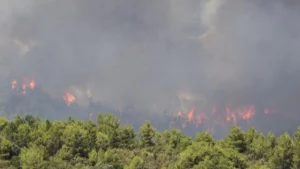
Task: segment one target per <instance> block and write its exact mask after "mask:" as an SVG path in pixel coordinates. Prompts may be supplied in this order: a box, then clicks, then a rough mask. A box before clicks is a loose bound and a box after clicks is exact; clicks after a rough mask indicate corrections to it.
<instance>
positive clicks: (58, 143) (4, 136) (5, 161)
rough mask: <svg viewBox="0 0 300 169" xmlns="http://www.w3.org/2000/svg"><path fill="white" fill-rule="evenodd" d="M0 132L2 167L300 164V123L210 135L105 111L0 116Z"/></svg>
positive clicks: (213, 168) (207, 168)
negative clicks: (76, 115)
mask: <svg viewBox="0 0 300 169" xmlns="http://www.w3.org/2000/svg"><path fill="white" fill-rule="evenodd" d="M0 134H1V135H0V168H7V169H17V168H23V169H43V168H45V169H46V168H49V169H51V168H53V169H54V168H55V169H71V168H72V169H73V168H76V169H96V168H99V169H123V168H124V169H189V168H192V169H235V168H236V169H268V168H270V169H289V168H295V169H296V168H300V128H299V129H298V131H296V132H295V133H294V135H293V136H292V137H291V136H290V135H289V134H288V133H283V134H282V135H281V136H279V137H275V136H274V135H273V134H272V133H269V134H267V135H264V134H262V133H258V132H257V131H256V130H255V129H253V128H250V129H248V130H247V131H243V130H242V129H241V128H240V127H238V126H233V127H231V128H230V130H229V132H228V135H227V136H226V137H225V138H223V139H221V140H215V139H214V138H213V137H212V136H211V135H210V134H209V133H207V132H198V133H195V137H194V138H191V137H189V136H187V135H184V134H183V133H182V132H181V131H180V130H178V129H175V128H174V129H170V130H166V131H163V132H160V131H157V130H156V129H155V128H154V127H153V126H152V125H151V123H150V122H149V121H146V122H145V123H144V124H143V125H142V126H141V127H140V129H139V131H137V132H135V131H134V129H133V127H132V126H125V125H122V124H121V123H120V121H119V120H118V119H117V118H116V117H115V116H112V115H111V114H109V113H105V114H98V117H97V122H93V121H82V120H75V119H73V118H71V117H69V119H68V120H64V121H53V122H51V121H49V120H41V119H39V118H38V117H34V116H32V115H26V116H24V117H20V116H16V118H15V119H14V120H13V121H9V120H8V119H7V118H5V117H1V118H0Z"/></svg>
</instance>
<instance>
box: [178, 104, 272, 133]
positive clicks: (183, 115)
mask: <svg viewBox="0 0 300 169" xmlns="http://www.w3.org/2000/svg"><path fill="white" fill-rule="evenodd" d="M272 111H273V110H272ZM207 112H210V113H207ZM207 112H205V111H203V112H197V109H195V108H194V105H192V106H191V109H190V111H188V112H183V111H182V110H181V111H179V112H178V113H177V115H176V118H177V121H178V120H179V121H181V127H182V128H186V127H187V126H188V124H193V125H196V127H198V126H199V125H200V124H203V125H205V126H206V127H207V128H208V131H210V132H213V131H214V127H215V126H216V125H222V126H227V125H237V123H238V122H239V121H248V120H250V119H252V118H253V117H254V115H255V114H256V108H255V106H254V105H252V104H248V105H247V104H246V105H240V106H230V105H226V106H225V107H223V108H222V107H219V108H218V109H217V108H216V107H213V108H212V109H211V111H207ZM270 112H271V109H270V108H265V109H264V110H263V113H264V114H268V113H270Z"/></svg>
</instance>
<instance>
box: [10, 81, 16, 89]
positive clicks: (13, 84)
mask: <svg viewBox="0 0 300 169" xmlns="http://www.w3.org/2000/svg"><path fill="white" fill-rule="evenodd" d="M16 87H17V80H12V81H11V88H12V89H15V88H16Z"/></svg>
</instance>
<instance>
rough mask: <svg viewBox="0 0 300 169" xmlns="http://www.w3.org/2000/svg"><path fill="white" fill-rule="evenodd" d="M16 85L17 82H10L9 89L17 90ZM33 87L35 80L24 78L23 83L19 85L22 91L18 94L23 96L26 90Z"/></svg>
mask: <svg viewBox="0 0 300 169" xmlns="http://www.w3.org/2000/svg"><path fill="white" fill-rule="evenodd" d="M17 84H18V81H17V80H12V81H11V88H12V89H16V88H17ZM35 86H36V82H35V80H33V79H28V78H24V80H23V83H22V84H21V89H22V91H21V92H20V94H22V95H25V94H26V89H27V88H30V89H34V88H35Z"/></svg>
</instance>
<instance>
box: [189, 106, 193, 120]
mask: <svg viewBox="0 0 300 169" xmlns="http://www.w3.org/2000/svg"><path fill="white" fill-rule="evenodd" d="M193 119H194V106H192V109H191V111H190V112H189V114H188V120H189V121H193Z"/></svg>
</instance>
